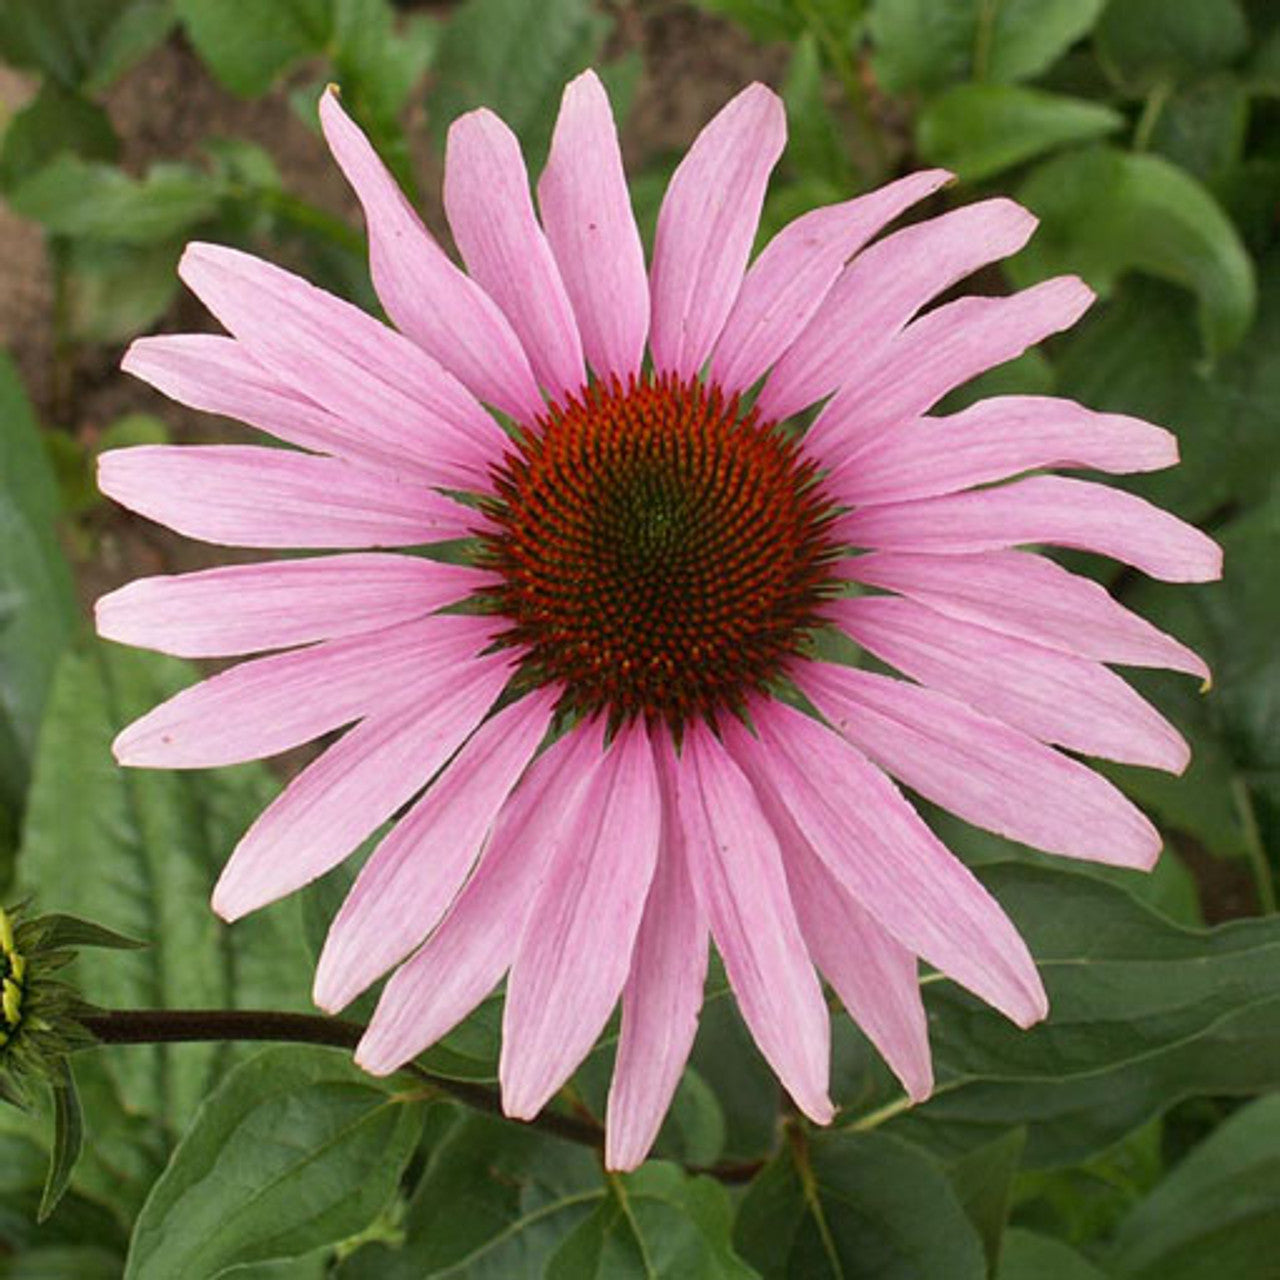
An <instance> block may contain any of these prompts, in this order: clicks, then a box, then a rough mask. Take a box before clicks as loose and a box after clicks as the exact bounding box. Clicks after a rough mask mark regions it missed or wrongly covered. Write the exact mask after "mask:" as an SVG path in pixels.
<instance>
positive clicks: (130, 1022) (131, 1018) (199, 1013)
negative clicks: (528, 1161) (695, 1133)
mask: <svg viewBox="0 0 1280 1280" xmlns="http://www.w3.org/2000/svg"><path fill="white" fill-rule="evenodd" d="M80 1021H81V1023H82V1024H83V1025H84V1027H85V1029H86V1030H88V1031H91V1032H92V1033H93V1034H94V1035H95V1036H97V1037H98V1039H99V1040H100V1041H101V1042H102V1043H103V1044H182V1043H191V1042H193V1041H211V1040H213V1041H222V1040H273V1041H287V1042H290V1043H294V1044H318V1045H325V1046H328V1047H330V1048H335V1049H354V1048H355V1047H356V1045H357V1044H358V1043H359V1042H360V1037H361V1036H363V1035H364V1031H365V1029H364V1027H362V1026H361V1025H360V1024H359V1023H358V1022H346V1021H343V1020H342V1019H341V1018H323V1017H319V1016H317V1015H314V1014H306V1013H281V1012H279V1011H277V1010H273V1009H103V1010H101V1011H99V1012H98V1013H94V1014H90V1015H88V1016H86V1017H83V1018H81V1019H80ZM404 1070H405V1071H407V1072H408V1073H410V1074H411V1075H413V1076H414V1077H416V1078H417V1079H418V1080H421V1081H422V1082H423V1083H425V1084H428V1085H430V1086H431V1087H432V1088H433V1089H437V1090H439V1091H440V1092H441V1093H447V1094H449V1095H450V1096H451V1097H453V1098H456V1099H457V1100H458V1101H459V1102H464V1103H466V1105H467V1106H469V1107H474V1108H476V1110H478V1111H487V1112H489V1113H491V1114H492V1115H497V1116H500V1115H502V1102H501V1099H500V1098H499V1096H498V1093H497V1091H496V1090H494V1089H489V1088H486V1087H485V1086H484V1085H481V1084H473V1083H471V1082H470V1081H466V1080H451V1079H449V1078H448V1077H447V1076H441V1075H437V1074H436V1073H435V1072H432V1071H428V1070H427V1069H426V1068H425V1067H420V1066H418V1065H417V1064H416V1063H413V1062H410V1063H407V1064H406V1065H405V1067H404ZM531 1123H532V1124H533V1125H534V1127H535V1128H538V1129H541V1130H542V1131H543V1132H545V1133H550V1134H554V1135H555V1136H556V1137H557V1138H567V1139H568V1140H569V1141H570V1142H577V1143H581V1144H583V1145H585V1146H588V1147H596V1148H599V1147H600V1146H601V1143H602V1139H603V1134H602V1133H601V1130H600V1128H599V1126H598V1125H595V1124H592V1123H589V1122H588V1121H586V1120H582V1119H579V1118H577V1117H574V1116H562V1115H557V1114H556V1113H555V1112H552V1111H545V1112H543V1113H542V1115H540V1116H538V1118H537V1119H536V1120H534V1121H532V1122H531Z"/></svg>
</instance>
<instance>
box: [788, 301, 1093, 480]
mask: <svg viewBox="0 0 1280 1280" xmlns="http://www.w3.org/2000/svg"><path fill="white" fill-rule="evenodd" d="M1092 301H1093V291H1092V290H1091V289H1090V288H1089V287H1088V286H1087V285H1085V284H1084V283H1083V282H1081V281H1080V280H1077V279H1076V278H1075V277H1074V276H1062V277H1059V278H1058V279H1056V280H1046V281H1044V283H1043V284H1038V285H1035V286H1033V287H1032V288H1030V289H1023V290H1022V292H1021V293H1014V294H1011V295H1010V296H1009V297H1007V298H960V299H959V300H958V301H956V302H948V303H946V304H944V305H943V306H941V307H938V308H937V309H936V310H933V311H930V312H928V313H927V314H926V315H923V316H921V317H920V319H919V320H916V321H914V322H912V323H911V324H909V325H908V326H907V327H906V328H905V329H904V330H903V331H902V332H901V333H900V334H898V335H897V337H895V338H894V340H893V341H892V342H890V343H889V344H888V346H886V347H883V348H881V349H879V350H878V351H877V352H876V355H875V359H874V360H873V361H872V362H871V363H870V364H869V365H868V366H867V367H865V368H863V369H862V371H861V375H860V376H859V377H857V378H854V379H852V380H850V379H846V380H845V381H844V382H843V383H842V384H841V390H840V391H838V392H837V393H836V395H835V396H834V397H833V398H832V399H831V401H830V402H829V403H828V405H827V407H826V408H825V409H823V411H822V412H821V413H820V414H819V415H818V418H817V420H816V421H815V422H814V424H813V426H812V427H811V428H810V429H809V431H808V434H807V435H806V436H805V447H806V449H808V450H810V451H811V452H812V453H813V454H814V455H815V456H816V457H819V458H821V459H823V460H824V461H825V462H826V463H827V465H829V466H831V467H837V466H839V465H841V464H842V463H843V462H845V461H846V460H847V459H848V458H850V457H852V456H853V455H854V454H855V453H856V452H857V451H858V450H859V449H861V448H862V447H864V446H865V445H867V444H868V443H869V442H870V441H872V440H874V439H875V438H876V437H877V436H878V435H880V433H881V432H882V431H883V430H884V429H885V428H886V427H891V426H895V425H898V424H901V423H904V422H909V421H910V420H911V419H912V418H916V417H918V416H919V415H920V414H922V413H924V412H925V411H926V410H928V409H931V408H932V407H933V406H934V405H935V404H937V402H938V401H939V400H941V399H942V397H943V396H945V395H946V394H947V392H949V391H953V390H955V388H956V387H959V386H963V385H964V384H965V383H966V382H968V381H969V379H970V378H974V377H976V376H977V375H978V374H980V373H985V372H986V371H987V370H988V369H993V368H995V367H996V365H1000V364H1004V363H1005V361H1006V360H1012V359H1013V358H1014V357H1015V356H1019V355H1021V354H1022V353H1023V352H1024V351H1026V350H1027V348H1028V347H1033V346H1035V344H1036V343H1037V342H1041V341H1043V340H1044V339H1045V338H1047V337H1048V336H1049V335H1050V334H1053V333H1058V332H1059V331H1060V330H1062V329H1069V328H1070V327H1071V326H1072V325H1073V324H1075V322H1076V321H1077V320H1079V319H1080V317H1081V316H1082V315H1083V314H1084V312H1085V311H1086V309H1087V308H1088V307H1089V304H1090V303H1092Z"/></svg>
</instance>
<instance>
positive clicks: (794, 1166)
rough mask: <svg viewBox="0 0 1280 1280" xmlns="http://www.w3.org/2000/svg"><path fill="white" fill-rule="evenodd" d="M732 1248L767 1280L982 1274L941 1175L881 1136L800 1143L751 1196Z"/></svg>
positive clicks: (969, 1279)
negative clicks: (736, 1249) (775, 1279)
mask: <svg viewBox="0 0 1280 1280" xmlns="http://www.w3.org/2000/svg"><path fill="white" fill-rule="evenodd" d="M734 1243H735V1244H736V1245H737V1247H738V1251H739V1252H740V1253H741V1254H742V1256H743V1257H744V1258H745V1259H746V1260H747V1261H748V1262H749V1263H751V1265H752V1266H754V1267H756V1268H757V1269H758V1270H759V1272H760V1274H761V1275H762V1276H764V1277H765V1278H766V1280H774V1278H775V1277H776V1278H777V1280H789V1278H790V1277H793V1276H804V1277H806V1280H826V1278H827V1277H831V1278H832V1280H858V1278H859V1277H876V1280H896V1278H897V1277H902V1278H903V1280H906V1278H907V1277H910V1276H946V1277H947V1280H982V1278H983V1277H985V1276H986V1274H987V1270H986V1262H985V1260H984V1257H983V1252H982V1243H981V1241H980V1240H979V1238H978V1233H977V1231H976V1230H975V1229H974V1227H973V1225H972V1224H971V1223H970V1221H969V1219H968V1218H967V1217H966V1216H965V1212H964V1209H963V1208H962V1207H961V1205H960V1202H959V1200H958V1199H957V1198H956V1195H955V1192H954V1191H953V1190H952V1187H951V1184H950V1183H949V1182H948V1181H947V1177H946V1175H945V1174H944V1173H943V1172H942V1170H941V1169H939V1168H938V1167H937V1166H936V1165H935V1164H934V1163H933V1162H932V1161H931V1160H930V1159H929V1157H928V1156H927V1155H925V1154H923V1153H922V1152H920V1151H918V1150H916V1149H915V1148H914V1147H911V1146H909V1145H907V1144H906V1143H904V1142H900V1141H898V1140H896V1139H894V1138H891V1137H889V1136H888V1135H886V1134H882V1133H838V1132H837V1133H817V1134H813V1135H812V1136H808V1137H806V1138H804V1139H801V1138H800V1137H799V1135H796V1137H795V1138H794V1139H793V1141H792V1143H791V1144H790V1146H789V1148H788V1149H787V1150H786V1151H784V1152H783V1153H782V1154H781V1155H779V1156H778V1157H777V1158H776V1159H775V1160H773V1161H771V1162H770V1163H769V1164H768V1165H766V1166H765V1168H764V1170H763V1171H762V1172H761V1173H760V1174H759V1175H758V1176H757V1177H756V1179H755V1180H754V1181H753V1182H752V1183H751V1186H750V1187H749V1188H748V1189H747V1195H746V1198H745V1199H744V1200H743V1202H742V1206H741V1209H740V1211H739V1214H738V1223H737V1229H736V1231H735V1233H734Z"/></svg>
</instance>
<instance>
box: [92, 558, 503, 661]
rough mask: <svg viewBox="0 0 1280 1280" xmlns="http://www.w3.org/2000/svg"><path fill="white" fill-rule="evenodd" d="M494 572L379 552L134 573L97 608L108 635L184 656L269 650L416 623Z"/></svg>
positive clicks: (104, 633) (101, 626)
mask: <svg viewBox="0 0 1280 1280" xmlns="http://www.w3.org/2000/svg"><path fill="white" fill-rule="evenodd" d="M492 581H493V575H492V574H488V573H484V572H482V571H480V570H478V569H471V568H468V567H466V566H464V565H454V564H442V563H440V562H439V561H435V560H424V559H423V558H422V557H420V556H402V555H385V554H378V553H376V552H370V553H367V554H363V555H361V554H352V555H345V556H317V557H314V558H308V559H305V560H273V561H268V562H267V563H265V564H234V565H227V566H225V567H224V568H219V569H202V570H201V571H199V572H198V573H183V574H173V575H167V576H162V577H156V578H137V579H135V580H134V581H133V582H130V583H129V584H128V585H127V586H123V587H121V588H120V589H119V590H118V591H112V592H111V593H110V594H109V595H105V596H103V597H102V598H101V599H100V600H99V601H98V602H97V604H96V605H95V606H94V616H95V619H96V621H97V629H98V634H99V635H100V636H102V637H103V638H104V639H106V640H115V641H117V642H118V643H120V644H131V645H136V646H138V647H139V648H142V649H158V650H159V651H160V652H161V653H172V654H175V655H177V656H178V657H180V658H217V657H229V656H231V655H233V654H244V653H264V652H266V651H267V650H269V649H284V648H288V647H289V646H291V645H298V644H310V643H311V642H312V641H315V640H332V639H335V638H336V637H338V636H350V635H359V634H361V633H362V632H366V631H381V630H382V629H383V628H385V627H391V626H395V625H397V624H398V623H401V622H410V621H412V620H413V619H414V618H420V617H422V616H423V615H424V614H428V613H431V612H432V611H433V610H435V609H439V608H441V607H442V606H443V605H447V604H452V603H453V602H454V601H456V600H461V599H462V598H463V597H465V596H467V595H470V594H471V593H472V592H474V591H478V590H481V589H482V588H483V587H485V586H486V585H488V584H490V583H491V582H492Z"/></svg>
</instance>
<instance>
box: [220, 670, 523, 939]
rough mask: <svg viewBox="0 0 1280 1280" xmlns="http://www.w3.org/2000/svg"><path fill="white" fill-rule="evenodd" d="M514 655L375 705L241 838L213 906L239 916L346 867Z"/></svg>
mask: <svg viewBox="0 0 1280 1280" xmlns="http://www.w3.org/2000/svg"><path fill="white" fill-rule="evenodd" d="M507 662H508V660H507V658H506V657H505V655H500V654H499V655H495V654H490V655H488V656H487V657H483V658H472V659H471V661H470V662H469V663H468V665H467V666H466V667H465V668H464V670H463V671H462V672H460V673H458V674H456V675H453V676H452V677H451V678H450V679H449V680H448V681H443V680H441V679H440V677H439V676H438V675H436V677H435V678H434V679H429V680H426V681H423V682H422V684H421V685H420V686H418V687H417V688H415V686H414V685H410V686H409V687H408V688H407V689H405V690H403V691H402V693H401V695H400V699H399V702H400V705H398V706H396V707H395V708H393V709H390V710H387V711H381V712H375V713H374V714H372V715H370V716H369V717H368V718H367V719H365V720H362V721H361V722H360V723H359V724H358V725H356V727H355V728H354V729H351V730H349V731H348V732H347V734H346V735H345V736H344V737H343V738H342V739H341V740H340V741H339V742H338V743H336V744H335V745H334V746H332V747H330V748H329V749H328V750H327V751H326V752H325V753H324V755H322V756H321V757H320V758H319V759H318V760H316V761H314V762H313V763H312V764H310V765H308V766H307V767H306V768H305V769H303V771H302V772H301V773H299V774H298V775H297V776H296V777H295V778H294V779H293V780H292V781H291V782H290V783H289V785H288V786H287V787H286V788H285V789H284V791H283V792H282V793H281V794H280V795H279V796H278V797H277V798H276V799H275V800H274V801H273V802H272V803H271V804H270V805H268V806H267V808H266V809H264V810H263V812H262V813H261V814H260V815H259V817H258V819H257V821H256V822H254V824H253V826H251V827H250V828H249V830H248V831H247V832H246V833H245V836H244V838H243V839H242V840H241V841H240V843H239V844H237V845H236V848H235V851H234V852H233V853H232V855H231V859H230V861H229V862H228V863H227V865H226V867H225V868H224V869H223V872H222V875H221V877H220V878H219V880H218V883H217V886H216V887H215V888H214V891H213V909H214V910H215V911H216V912H217V913H218V915H220V916H221V917H222V918H223V919H224V920H238V919H239V918H240V917H241V916H243V915H247V914H248V913H249V912H250V911H256V910H257V909H258V908H259V907H264V906H266V904H267V903H268V902H274V901H275V900H276V899H277V898H283V897H284V896H285V894H287V893H292V892H293V891H294V890H295V889H300V888H302V886H303V885H305V884H310V883H311V881H312V880H314V879H316V878H317V877H318V876H322V875H324V873H325V872H326V871H328V870H330V869H331V868H332V867H335V866H337V864H338V863H339V862H341V861H342V860H343V858H345V857H347V856H348V854H350V853H352V852H353V851H354V850H355V848H356V847H357V846H358V845H359V844H360V842H361V841H362V840H364V839H365V838H366V837H367V836H369V835H370V834H372V833H373V832H374V831H375V830H377V828H378V827H379V826H381V825H382V823H384V822H386V820H387V819H388V818H390V817H391V815H392V814H394V813H395V811H396V810H397V809H399V808H400V806H401V805H403V804H407V803H408V801H409V800H410V799H412V797H413V795H414V794H415V792H417V791H418V790H419V789H420V788H422V787H423V786H424V785H425V784H426V783H427V782H428V781H429V779H430V778H431V776H432V775H433V774H434V773H435V771H436V770H437V769H439V768H440V766H441V765H442V764H444V762H445V761H446V760H448V758H449V757H450V756H451V755H452V754H453V753H454V752H455V751H456V750H457V749H458V747H459V745H460V744H461V743H462V742H463V741H464V740H465V739H466V737H467V736H468V735H469V734H470V733H471V731H472V730H473V729H474V728H475V726H476V725H477V724H478V723H479V722H480V718H481V717H482V716H483V715H484V713H485V711H486V710H487V709H488V708H489V706H490V705H491V704H492V703H493V700H494V699H495V698H496V697H497V696H498V694H499V693H501V691H502V686H503V685H504V684H506V682H507V677H508V674H509V673H508V670H507Z"/></svg>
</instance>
